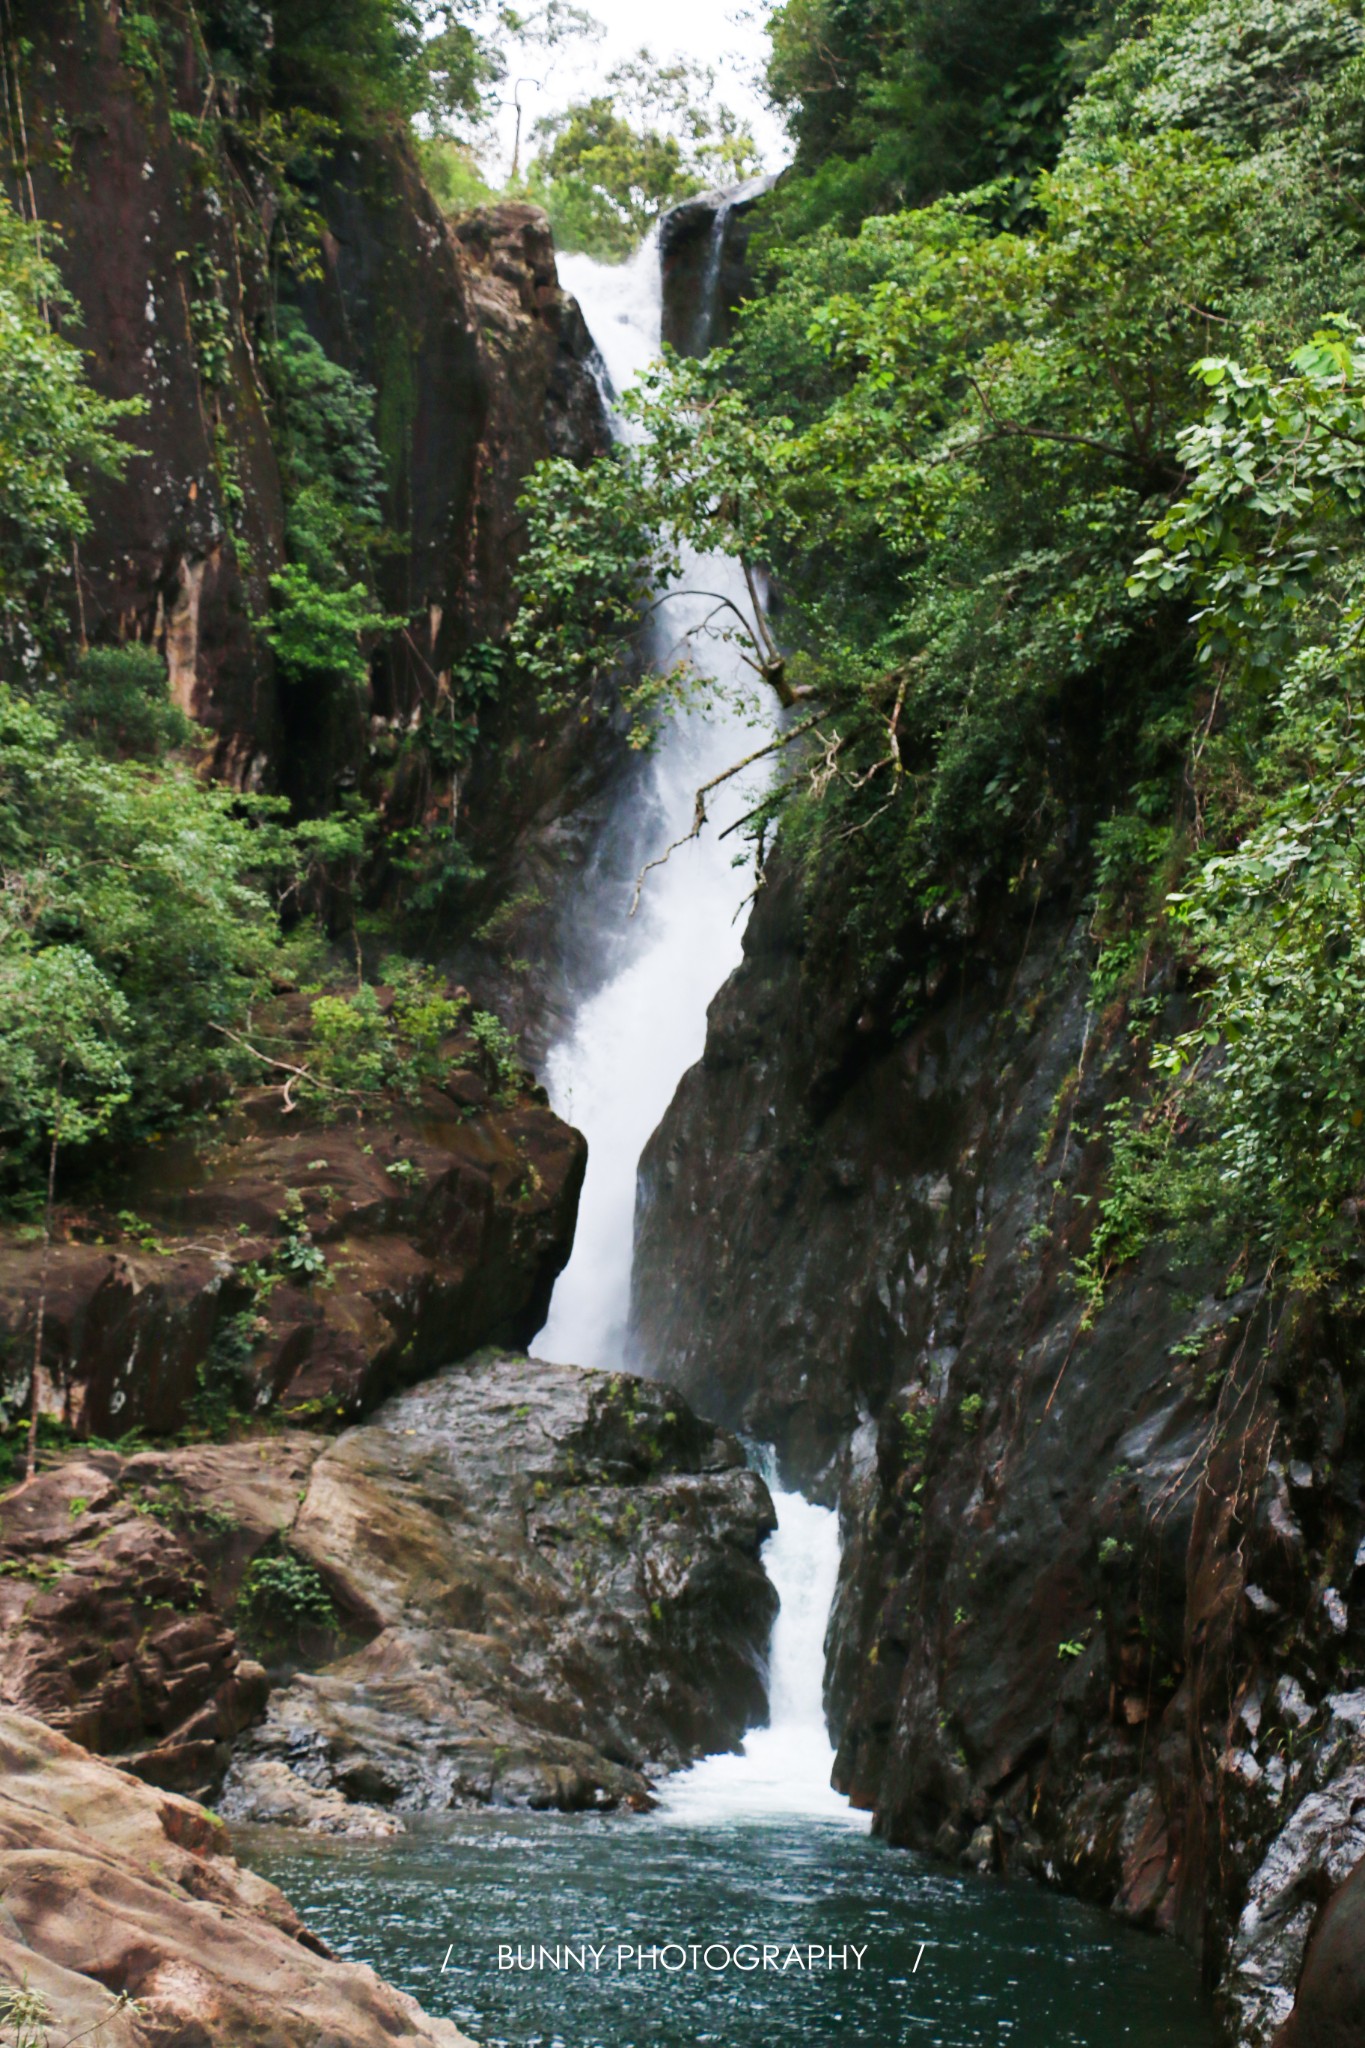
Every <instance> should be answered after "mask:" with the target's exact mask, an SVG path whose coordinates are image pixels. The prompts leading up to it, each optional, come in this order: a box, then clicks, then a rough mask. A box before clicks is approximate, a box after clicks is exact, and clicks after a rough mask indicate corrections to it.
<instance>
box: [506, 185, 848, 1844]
mask: <svg viewBox="0 0 1365 2048" xmlns="http://www.w3.org/2000/svg"><path fill="white" fill-rule="evenodd" d="M745 189H747V188H745ZM736 196H738V195H736ZM726 212H728V208H725V209H721V210H718V213H717V219H716V225H715V231H714V237H713V248H712V255H713V259H714V260H713V262H712V263H711V265H710V275H709V280H708V281H709V286H710V291H711V293H712V294H714V292H715V290H716V288H717V286H718V283H719V276H720V261H721V252H722V249H723V244H724V236H725V214H726ZM559 268H560V278H561V281H562V283H563V284H564V286H565V288H566V289H567V290H569V291H571V292H573V293H574V295H575V297H576V298H577V299H578V302H579V304H580V306H581V307H582V309H583V314H584V317H585V319H586V320H587V323H588V327H589V329H590V331H591V333H592V336H593V339H594V341H595V342H596V344H597V347H598V350H599V353H600V355H601V357H602V360H603V363H604V365H605V370H606V376H607V379H608V380H609V386H610V389H609V391H608V394H607V395H608V397H609V398H610V396H611V393H612V392H621V391H623V390H624V389H625V388H626V386H627V385H628V384H629V383H630V382H631V380H632V379H633V378H634V377H635V376H636V375H637V374H638V372H639V371H640V370H642V369H643V368H644V367H645V365H646V364H647V363H648V362H650V361H651V360H652V359H653V358H654V357H655V356H656V355H657V354H658V352H659V327H660V317H661V290H660V276H659V258H658V249H657V246H656V244H655V243H654V242H653V241H650V242H648V243H646V245H645V247H644V248H643V249H642V250H641V251H640V253H639V255H638V256H637V257H636V258H635V259H634V261H633V262H631V263H629V264H623V265H618V266H613V265H608V264H601V263H595V262H593V261H592V260H591V259H590V258H588V257H585V256H565V257H562V258H561V259H560V266H559ZM626 431H627V428H626V427H625V425H624V424H623V423H622V422H621V421H620V420H619V418H618V419H617V432H618V433H619V434H621V433H625V432H626ZM703 593H704V594H703ZM746 595H747V593H746V589H745V584H744V578H743V572H742V570H741V569H740V567H739V565H738V563H736V562H733V561H729V560H726V559H724V558H721V557H711V558H708V559H701V558H697V557H694V558H692V559H690V560H688V561H685V562H684V565H683V574H682V580H681V585H680V587H679V588H678V589H677V590H675V591H674V592H673V593H672V594H671V595H670V596H669V597H668V598H667V600H666V602H665V603H664V604H663V605H662V606H661V607H660V608H659V611H658V613H657V614H656V623H655V626H654V632H655V636H656V645H655V646H654V647H653V649H651V650H650V651H651V652H652V653H653V655H654V656H655V658H656V659H658V660H660V661H661V662H662V661H667V659H668V657H669V655H670V653H672V652H674V651H675V650H676V647H677V645H678V643H679V642H680V641H681V640H682V638H683V636H684V635H685V634H687V633H689V631H690V632H691V633H692V635H693V637H692V641H691V645H692V650H693V656H694V659H695V660H696V661H697V663H698V666H702V665H703V664H704V666H705V670H706V672H707V673H708V674H709V675H710V676H711V677H712V678H713V680H714V681H715V683H716V684H717V685H718V687H719V690H720V692H721V701H720V702H719V703H718V704H716V705H713V706H712V707H711V709H710V711H709V713H708V712H704V711H702V710H700V709H697V710H693V711H690V712H688V713H687V714H685V715H683V716H681V717H677V718H674V719H673V720H671V721H670V722H669V723H668V724H667V725H666V726H665V728H664V730H663V731H662V733H661V735H660V737H659V740H658V743H657V747H656V750H655V752H654V754H653V756H652V757H651V759H650V761H649V764H648V769H647V772H646V773H645V774H644V775H643V776H642V777H641V778H640V780H639V783H638V784H637V785H635V787H634V791H633V795H632V796H631V797H630V798H629V799H628V801H630V802H631V803H632V804H633V805H634V811H635V815H634V816H633V817H632V818H631V819H629V820H627V821H626V823H627V826H628V828H629V829H628V830H627V833H626V837H627V840H628V842H633V843H634V845H635V846H636V848H637V851H638V853H639V855H640V861H639V862H637V865H638V864H642V862H643V860H644V859H649V858H651V857H656V856H657V855H658V854H659V853H661V852H662V851H663V849H664V848H665V847H667V846H669V845H671V844H672V843H673V842H674V841H677V840H679V839H681V838H682V837H683V835H684V834H685V833H686V832H687V830H688V828H689V826H690V825H691V822H692V810H693V802H694V798H695V792H696V790H697V789H698V787H699V786H700V784H702V783H703V782H706V781H708V780H709V779H710V778H711V777H712V776H713V775H717V774H719V773H720V772H721V771H722V770H723V769H725V768H728V767H729V766H730V765H731V764H732V763H733V762H734V761H736V760H738V759H740V758H741V757H742V756H744V755H745V754H748V753H751V752H752V751H753V750H754V748H755V747H756V746H759V745H761V744H762V740H763V738H764V737H766V736H767V734H768V733H769V732H771V731H772V730H773V728H774V726H775V723H776V715H777V714H776V706H775V705H774V703H773V702H772V701H771V699H769V698H768V696H767V694H766V692H764V691H763V690H762V687H761V686H760V685H758V684H757V683H756V682H755V680H754V678H753V675H752V671H750V670H749V669H747V668H746V667H745V666H744V664H743V662H742V660H741V659H740V655H739V651H738V649H737V648H736V647H735V646H734V644H733V643H732V642H731V641H729V640H727V639H725V638H724V637H722V632H721V631H713V633H712V634H711V636H710V637H709V638H708V637H706V636H705V633H704V630H703V629H704V628H705V624H706V622H707V620H708V619H714V614H715V607H716V604H717V602H718V601H719V600H720V599H724V598H729V599H731V600H732V601H733V602H734V603H735V604H737V605H739V606H741V607H742V606H743V605H744V603H745V601H746ZM699 632H700V633H701V635H702V637H700V638H698V637H697V635H698V633H699ZM762 787H763V779H762V777H761V775H759V774H758V773H756V772H753V771H751V772H750V773H748V774H747V775H745V776H739V777H736V778H735V780H734V781H733V782H731V783H729V784H727V785H726V787H725V790H724V791H723V792H718V793H717V796H716V798H715V800H714V802H713V807H712V822H711V823H710V824H709V825H708V827H707V829H706V831H705V832H704V833H703V834H702V836H701V837H700V838H699V839H696V840H693V841H690V842H689V843H687V844H685V845H681V846H678V847H676V849H675V851H674V852H673V853H672V854H671V855H670V856H669V859H668V861H667V863H666V864H665V865H664V866H663V867H661V868H657V869H656V870H655V871H654V872H653V873H652V874H651V875H650V877H649V879H648V882H647V885H646V888H645V891H644V895H643V898H642V901H641V906H640V910H639V912H638V914H637V916H636V917H635V919H634V920H633V921H631V922H630V923H629V925H628V926H627V925H626V912H627V909H628V905H629V900H630V894H631V893H632V883H631V880H630V878H628V877H627V878H619V877H618V883H617V886H615V887H610V886H608V887H605V888H604V887H601V886H592V887H589V889H588V890H587V892H586V904H587V907H586V909H585V908H583V906H581V905H580V906H575V914H576V915H579V916H582V915H586V916H589V917H591V918H595V919H597V920H599V921H600V923H601V926H602V929H601V930H600V932H598V933H597V934H596V937H597V939H598V940H599V942H600V944H599V950H601V951H602V952H603V953H604V954H606V955H607V956H608V957H609V958H610V962H611V965H610V969H609V971H608V973H607V975H606V978H605V979H604V980H603V981H602V982H601V984H600V985H599V986H597V987H596V988H595V989H594V990H593V991H592V992H591V993H589V994H588V995H586V997H585V998H584V1000H583V1001H582V1002H581V1003H580V1004H579V1006H578V1008H577V1010H576V1013H575V1014H574V1016H573V1019H572V1022H571V1023H570V1026H569V1028H568V1030H567V1032H566V1034H565V1036H564V1037H563V1038H562V1039H561V1040H560V1041H559V1043H558V1044H556V1045H554V1046H553V1047H552V1048H551V1051H550V1056H549V1059H548V1062H547V1065H546V1074H545V1079H546V1085H547V1087H548V1089H549V1093H550V1100H551V1101H552V1102H553V1104H554V1106H555V1108H556V1109H557V1110H558V1111H559V1113H560V1115H561V1116H564V1117H567V1118H568V1119H569V1121H570V1122H572V1123H575V1124H577V1125H578V1127H579V1129H580V1130H582V1131H583V1132H584V1133H585V1135H586V1137H587V1140H588V1171H587V1179H586V1181H585V1183H584V1188H583V1198H582V1202H581V1204H580V1206H579V1212H578V1228H577V1232H576V1234H575V1238H574V1247H573V1255H572V1257H571V1259H570V1261H569V1264H568V1265H567V1266H566V1267H565V1269H564V1272H563V1273H562V1274H561V1275H560V1278H559V1282H558V1284H557V1286H556V1288H555V1291H554V1298H553V1300H552V1301H551V1304H550V1314H549V1320H548V1322H547V1323H546V1325H545V1328H544V1329H543V1330H542V1331H541V1333H540V1335H539V1337H538V1338H537V1339H536V1342H535V1346H534V1348H535V1351H536V1352H537V1354H538V1355H540V1356H541V1357H544V1358H550V1359H557V1360H559V1361H561V1362H563V1363H565V1364H575V1365H591V1366H601V1367H606V1368H616V1367H619V1366H620V1365H621V1364H622V1363H623V1362H628V1360H627V1357H626V1345H627V1327H626V1326H627V1315H628V1311H629V1306H630V1272H631V1263H632V1254H633V1248H634V1227H635V1182H636V1172H637V1168H638V1165H639V1160H640V1154H641V1153H642V1151H643V1150H644V1147H645V1144H646V1142H647V1141H648V1139H649V1138H650V1136H651V1135H652V1133H653V1131H654V1130H655V1128H656V1126H657V1125H658V1123H659V1121H660V1119H661V1118H662V1116H663V1114H664V1111H665V1110H666V1109H667V1107H668V1105H669V1102H670V1101H671V1100H672V1097H673V1093H674V1090H675V1089H676V1087H677V1085H678V1082H679V1080H680V1079H681V1078H682V1075H683V1074H684V1073H685V1072H686V1070H687V1068H688V1067H689V1066H691V1065H692V1064H693V1062H694V1061H695V1060H698V1059H699V1058H700V1057H701V1054H702V1051H703V1048H704V1046H705V1042H706V1012H707V1007H708V1005H709V1004H710V1001H711V998H712V997H713V996H714V995H715V993H716V991H717V990H718V989H719V987H720V986H721V983H722V982H723V981H724V980H725V978H726V976H727V975H728V974H729V973H730V972H731V970H732V969H733V968H734V967H736V966H737V965H738V964H739V959H740V951H741V948H740V938H741V932H742V913H743V910H744V906H745V903H746V899H747V896H748V893H749V882H748V876H747V871H746V870H747V862H746V861H745V859H744V856H743V853H742V852H741V853H739V854H736V853H734V852H732V850H731V849H732V846H733V844H734V842H733V841H727V840H725V839H723V838H722V837H721V834H722V832H723V830H724V828H725V826H726V825H727V824H728V823H730V822H732V821H733V820H734V819H736V818H739V817H740V816H742V815H743V813H744V812H745V811H746V810H748V809H749V808H750V806H751V805H752V804H753V803H754V801H755V800H756V798H757V796H758V795H759V794H760V792H761V790H762ZM623 927H625V929H624V930H623ZM576 950H578V951H579V952H580V954H581V952H582V950H583V949H582V947H581V945H580V946H579V947H578V948H577V949H576ZM768 1476H769V1478H770V1481H771V1483H772V1490H773V1503H774V1506H775V1508H776V1511H777V1530H776V1533H775V1534H774V1535H773V1536H772V1537H770V1538H769V1540H768V1543H767V1545H766V1547H765V1549H764V1553H763V1561H764V1564H765V1566H766V1567H767V1570H768V1574H769V1576H770V1578H771V1579H772V1582H773V1585H774V1587H775V1589H776V1591H777V1595H778V1599H779V1602H780V1606H779V1611H778V1617H777V1621H776V1624H775V1625H774V1629H773V1640H772V1648H771V1655H770V1664H769V1723H768V1726H767V1727H766V1728H761V1729H757V1730H755V1731H754V1732H753V1733H751V1734H750V1736H749V1737H748V1739H747V1740H746V1742H745V1744H744V1748H743V1750H742V1752H741V1753H740V1754H738V1755H733V1756H731V1755H723V1756H715V1757H707V1758H705V1759H703V1761H702V1762H701V1763H699V1764H697V1765H696V1766H694V1768H693V1769H692V1770H690V1771H686V1772H683V1773H681V1774H680V1775H679V1776H678V1777H676V1778H675V1779H673V1780H672V1781H671V1782H670V1785H669V1788H668V1791H667V1794H666V1797H665V1801H664V1815H665V1817H666V1818H667V1819H669V1820H672V1821H676V1822H679V1823H683V1824H705V1825H708V1826H709V1825H712V1824H714V1823H716V1822H717V1821H721V1820H726V1819H729V1820H752V1819H772V1818H777V1817H780V1816H791V1815H799V1816H804V1817H811V1818H824V1819H830V1820H836V1821H839V1822H842V1823H845V1824H847V1823H849V1822H852V1823H853V1824H854V1825H856V1826H858V1827H865V1826H866V1825H867V1818H866V1816H865V1815H861V1814H853V1812H852V1810H851V1809H850V1807H849V1805H848V1802H847V1801H846V1800H845V1799H843V1798H841V1797H840V1796H839V1795H838V1794H837V1793H835V1792H833V1791H832V1790H831V1789H830V1783H829V1779H830V1770H831V1767H832V1764H833V1760H834V1759H833V1752H832V1749H831V1747H830V1740H829V1734H828V1731H827V1729H826V1726H825V1716H824V1706H823V1699H822V1691H823V1679H824V1635H825V1626H826V1623H827V1621H828V1618H829V1611H830V1606H831V1604H832V1602H833V1598H834V1585H835V1578H836V1576H837V1573H838V1569H839V1530H838V1518H837V1517H836V1516H835V1515H834V1513H833V1512H832V1511H831V1510H830V1509H828V1508H821V1507H817V1506H815V1505H814V1504H813V1503H812V1502H810V1501H807V1500H805V1499H803V1498H802V1496H801V1495H800V1494H798V1493H790V1492H785V1491H783V1490H782V1488H781V1487H779V1486H778V1485H777V1483H776V1474H775V1472H773V1473H770V1474H769V1475H768Z"/></svg>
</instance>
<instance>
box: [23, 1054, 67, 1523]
mask: <svg viewBox="0 0 1365 2048" xmlns="http://www.w3.org/2000/svg"><path fill="white" fill-rule="evenodd" d="M65 1072H66V1061H65V1060H63V1061H62V1063H61V1065H60V1066H59V1067H58V1069H57V1092H56V1096H55V1098H54V1101H53V1104H52V1143H51V1144H50V1146H49V1147H48V1154H47V1202H46V1205H45V1207H44V1209H43V1256H42V1259H41V1260H40V1262H39V1266H38V1321H37V1323H36V1325H35V1327H34V1331H33V1378H32V1381H31V1383H30V1386H29V1394H28V1455H27V1461H26V1466H25V1471H24V1484H25V1486H28V1485H31V1484H32V1481H33V1479H34V1476H35V1474H36V1473H37V1470H38V1385H39V1381H40V1380H41V1378H42V1371H43V1326H44V1324H45V1323H46V1321H47V1275H48V1267H49V1264H50V1263H51V1258H52V1204H53V1199H54V1196H55V1194H56V1188H57V1152H58V1149H59V1148H60V1146H61V1142H62V1077H63V1075H64V1074H65Z"/></svg>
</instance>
